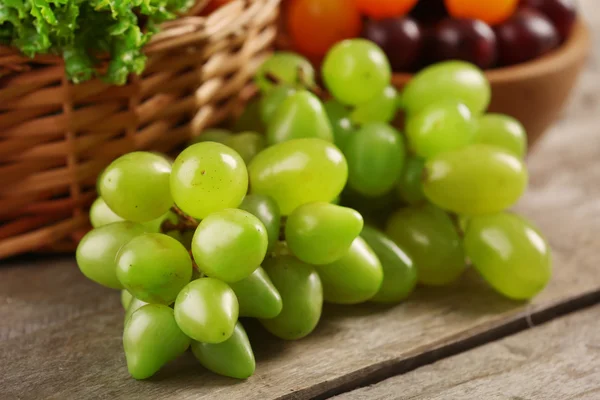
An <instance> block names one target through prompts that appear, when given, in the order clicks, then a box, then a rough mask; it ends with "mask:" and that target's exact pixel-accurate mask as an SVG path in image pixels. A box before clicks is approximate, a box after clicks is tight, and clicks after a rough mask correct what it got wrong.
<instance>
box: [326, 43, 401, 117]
mask: <svg viewBox="0 0 600 400" xmlns="http://www.w3.org/2000/svg"><path fill="white" fill-rule="evenodd" d="M322 74H323V79H324V81H325V85H326V86H327V89H329V92H330V93H331V94H332V95H333V96H334V97H335V98H336V99H338V100H339V101H341V102H342V103H344V104H350V105H358V104H363V103H366V102H367V101H369V100H371V99H373V98H374V97H375V96H377V94H378V93H381V92H382V91H383V89H385V88H386V87H387V86H388V85H389V84H390V80H391V76H392V70H391V67H390V63H389V62H388V60H387V57H386V56H385V53H384V52H383V51H382V50H381V49H380V48H379V47H377V45H376V44H374V43H373V42H370V41H368V40H364V39H352V40H344V41H342V42H340V43H338V44H336V45H335V46H333V47H332V48H331V50H329V53H327V56H326V57H325V61H324V62H323V67H322Z"/></svg>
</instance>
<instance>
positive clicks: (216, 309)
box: [175, 278, 239, 343]
mask: <svg viewBox="0 0 600 400" xmlns="http://www.w3.org/2000/svg"><path fill="white" fill-rule="evenodd" d="M238 312H239V304H238V301H237V298H236V297H235V293H234V292H233V290H232V289H231V288H230V287H229V286H228V285H227V284H226V283H225V282H221V281H220V280H218V279H214V278H200V279H196V280H194V281H191V282H190V283H188V284H187V286H186V287H184V288H183V289H182V290H181V292H180V293H179V295H178V296H177V300H175V320H176V321H177V325H179V327H180V328H181V330H182V331H183V332H184V333H185V334H186V335H188V336H189V337H191V338H192V339H194V340H197V341H199V342H203V343H221V342H224V341H226V340H227V339H229V338H230V337H231V335H232V334H233V330H234V328H235V324H236V322H237V319H238Z"/></svg>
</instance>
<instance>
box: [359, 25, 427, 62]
mask: <svg viewBox="0 0 600 400" xmlns="http://www.w3.org/2000/svg"><path fill="white" fill-rule="evenodd" d="M362 36H363V37H364V38H365V39H368V40H371V41H373V42H375V43H376V44H377V45H378V46H379V47H381V48H382V49H383V51H384V52H385V54H386V55H387V57H388V59H389V60H390V64H391V65H392V69H393V70H394V71H397V72H401V71H412V70H413V69H414V68H415V67H416V66H417V63H418V62H419V59H420V57H421V53H422V47H423V34H422V32H421V28H420V26H419V24H417V22H416V21H415V20H414V19H412V18H410V17H398V18H387V19H381V20H371V21H369V22H367V23H366V24H365V27H364V29H363V33H362Z"/></svg>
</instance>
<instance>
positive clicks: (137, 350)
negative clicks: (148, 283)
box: [123, 304, 190, 379]
mask: <svg viewBox="0 0 600 400" xmlns="http://www.w3.org/2000/svg"><path fill="white" fill-rule="evenodd" d="M188 347H190V338H188V337H187V336H186V335H184V333H183V332H182V331H181V329H179V327H178V326H177V323H176V322H175V317H174V316H173V310H172V309H171V308H170V307H168V306H165V305H161V304H148V305H145V306H143V307H141V308H139V309H138V310H137V311H136V312H134V313H133V314H132V315H131V318H129V319H128V320H127V322H126V323H125V330H124V331H123V348H124V350H125V358H126V359H127V369H128V370H129V374H130V375H131V376H132V377H134V378H135V379H146V378H149V377H151V376H152V375H154V374H155V373H156V372H158V370H159V369H160V368H161V367H162V366H163V365H165V364H166V363H168V362H169V361H172V360H174V359H176V358H177V357H179V356H180V355H181V354H183V353H185V351H186V350H187V349H188Z"/></svg>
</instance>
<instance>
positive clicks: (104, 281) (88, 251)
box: [75, 221, 147, 289]
mask: <svg viewBox="0 0 600 400" xmlns="http://www.w3.org/2000/svg"><path fill="white" fill-rule="evenodd" d="M146 231H147V229H146V228H145V227H144V226H142V225H140V224H136V223H134V222H127V221H123V222H113V223H112V224H109V225H104V226H101V227H100V228H96V229H92V230H91V231H90V232H88V233H87V234H86V235H85V236H84V237H83V239H81V242H79V245H78V246H77V252H76V254H75V257H76V259H77V265H78V266H79V269H80V270H81V272H82V273H83V274H84V275H85V276H86V277H87V278H88V279H91V280H92V281H94V282H96V283H99V284H101V285H103V286H107V287H109V288H113V289H123V285H122V284H121V282H119V279H118V278H117V264H116V261H115V258H116V256H117V253H118V252H119V250H120V249H121V247H122V246H123V245H124V244H126V243H127V242H129V241H130V240H131V239H133V238H134V237H136V236H138V235H141V234H143V233H145V232H146Z"/></svg>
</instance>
